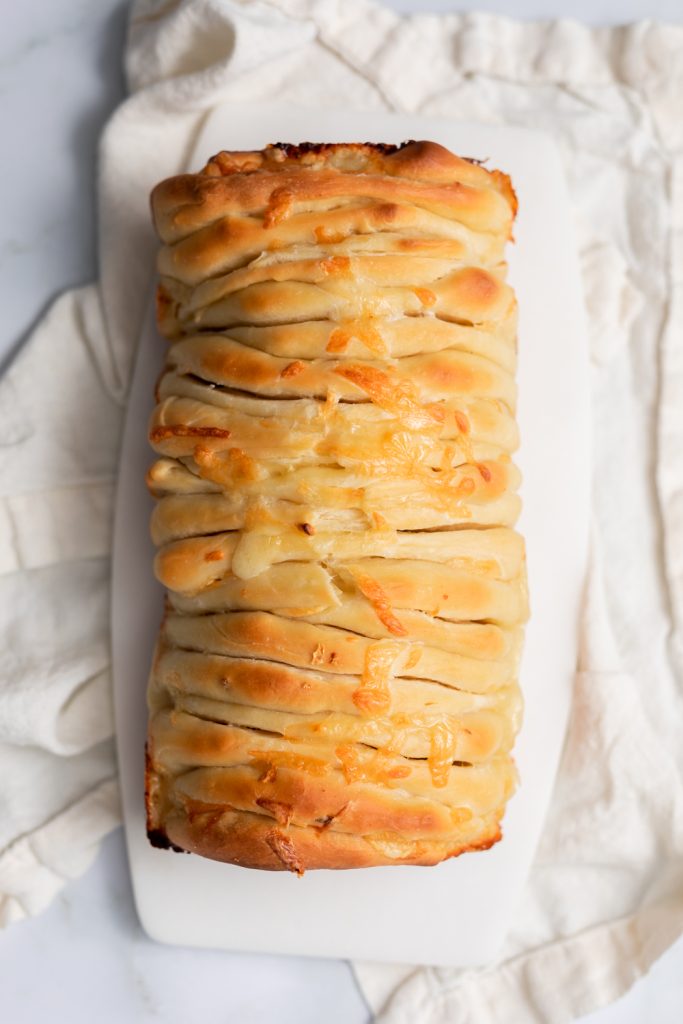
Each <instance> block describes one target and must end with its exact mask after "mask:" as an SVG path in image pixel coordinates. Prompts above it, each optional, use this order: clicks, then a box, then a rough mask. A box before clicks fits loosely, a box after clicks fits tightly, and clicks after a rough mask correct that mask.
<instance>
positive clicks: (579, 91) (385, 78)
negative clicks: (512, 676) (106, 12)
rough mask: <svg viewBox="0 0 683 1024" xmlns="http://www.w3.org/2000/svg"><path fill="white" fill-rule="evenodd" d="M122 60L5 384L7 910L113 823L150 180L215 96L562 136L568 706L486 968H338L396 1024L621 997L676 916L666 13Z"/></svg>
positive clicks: (2, 543) (326, 14)
mask: <svg viewBox="0 0 683 1024" xmlns="http://www.w3.org/2000/svg"><path fill="white" fill-rule="evenodd" d="M126 60H127V70H128V76H129V82H130V88H131V94H132V95H131V97H130V99H129V100H128V101H127V102H126V103H124V104H123V105H122V106H121V107H120V108H119V109H118V111H117V112H116V113H115V114H114V116H113V117H112V119H111V121H110V122H109V124H108V125H107V128H106V130H105V132H104V135H103V138H102V144H101V154H100V155H101V160H100V268H101V278H100V281H99V282H98V284H97V285H92V286H90V287H87V288H83V289H79V290H77V291H75V292H71V293H69V294H67V295H64V296H63V297H62V298H60V299H59V300H58V301H57V302H56V303H55V304H54V306H53V307H52V309H51V311H50V312H49V313H48V315H47V316H46V317H45V319H44V320H43V321H42V323H41V324H40V325H39V326H38V327H37V329H36V331H35V332H34V334H33V337H32V338H31V339H30V341H29V342H28V344H27V345H26V346H25V347H24V348H23V350H22V351H21V352H20V353H19V356H18V357H17V358H16V359H15V361H14V363H13V364H12V366H11V367H10V369H9V371H8V372H7V373H6V374H5V376H4V378H3V379H2V381H1V382H0V417H1V418H0V422H1V424H2V445H1V446H0V494H1V495H2V497H1V498H0V573H1V574H2V575H0V602H1V610H2V620H3V623H4V626H5V642H4V644H3V648H2V652H1V653H0V775H1V777H2V779H3V784H2V787H0V851H1V852H0V919H1V920H2V922H3V923H5V924H6V923H8V922H10V921H13V920H16V919H19V918H21V917H22V916H24V915H27V914H35V913H37V912H38V911H40V910H41V909H42V908H43V907H44V906H45V905H46V904H47V903H48V902H49V901H50V899H51V898H52V897H53V896H54V894H55V892H56V891H57V890H58V889H59V887H60V886H61V885H62V884H63V883H64V881H65V880H66V879H68V878H71V877H74V876H76V875H78V874H80V873H81V872H82V871H83V870H84V869H85V868H86V866H87V865H88V864H89V863H90V861H91V860H92V858H93V856H94V854H95V852H96V850H97V845H98V842H99V840H100V839H101V837H102V836H103V835H104V834H105V833H106V832H107V831H109V830H110V829H111V828H113V827H114V826H115V825H116V824H117V822H118V820H119V812H118V804H117V794H116V782H115V763H114V757H113V750H112V744H111V732H112V719H111V711H110V695H109V643H108V628H109V627H108V600H109V597H108V593H109V578H108V577H109V563H108V557H109V545H110V535H111V515H112V496H113V489H114V484H115V475H116V460H117V448H118V440H119V435H120V429H121V422H122V418H123V415H124V410H125V401H126V390H127V387H128V382H129V378H130V373H131V367H132V365H133V356H134V352H135V346H136V341H137V337H138V334H139V330H140V325H141V321H142V317H143V310H144V306H145V303H146V300H147V297H148V294H149V288H150V284H151V278H152V274H153V264H154V253H155V247H156V246H155V241H154V239H153V237H152V232H151V229H150V225H149V216H148V207H147V202H148V201H147V195H148V192H149V190H150V188H151V187H152V185H153V184H155V182H156V181H157V180H159V179H160V178H162V177H165V176H167V175H169V174H172V173H174V172H176V171H179V170H181V169H182V168H183V167H184V165H185V164H186V161H187V159H188V154H189V151H190V149H191V147H192V144H193V140H194V139H195V138H196V135H197V131H198V130H199V128H200V126H201V124H202V120H203V118H204V116H205V114H206V112H207V111H208V110H209V109H211V107H213V106H214V105H215V104H216V103H217V102H219V101H225V100H229V101H233V102H235V103H241V102H252V101H266V102H267V101H277V102H283V101H287V102H291V103H294V104H297V105H301V106H315V108H316V109H319V108H320V107H324V106H325V105H328V106H336V107H339V106H340V105H341V104H342V103H343V104H344V105H345V106H347V107H351V108H357V109H359V110H363V109H365V110H367V109H373V110H378V109H380V110H399V111H411V112H415V111H419V112H423V113H425V114H427V115H435V116H440V117H451V118H459V119H467V120H480V121H488V122H506V123H511V124H520V125H527V126H531V127H534V128H541V129H545V130H546V131H548V132H550V133H551V134H552V135H554V137H555V138H556V139H557V140H558V142H559V144H560V146H561V149H562V152H563V154H564V157H565V164H566V171H567V175H568V179H569V184H570V190H571V196H572V200H573V205H574V213H575V218H576V226H577V231H578V237H579V241H580V249H581V258H582V262H583V270H584V281H585V292H586V299H587V303H588V308H589V322H590V332H591V353H592V361H593V373H592V407H593V417H594V438H593V445H592V450H593V458H594V465H593V470H594V508H593V519H594V528H593V555H592V560H591V569H590V579H589V585H588V590H587V598H586V605H585V615H584V621H583V640H582V647H581V655H580V665H579V671H578V673H577V677H576V690H575V700H574V707H573V715H572V720H571V726H570V731H569V736H568V740H567V746H566V750H565V752H564V758H563V761H562V767H561V772H560V776H559V778H558V781H557V785H556V788H555V793H554V798H553V802H552V806H551V810H550V814H549V817H548V820H547V823H546V826H545V832H544V836H543V840H542V843H541V846H540V849H539V851H538V854H537V857H536V861H535V863H534V866H533V870H532V873H531V876H530V878H529V881H528V884H527V886H526V889H525V891H524V893H523V895H522V898H521V899H520V903H519V908H518V911H517V914H516V918H515V924H514V927H513V930H512V933H511V934H510V935H509V936H508V939H507V941H506V944H505V948H504V950H503V954H502V958H501V963H499V964H498V965H496V966H492V967H490V968H488V969H486V970H484V971H464V972H463V971H456V970H444V969H438V970H436V969H426V968H421V969H414V970H412V969H411V970H408V969H405V968H392V967H382V966H379V965H370V964H357V965H356V972H357V977H358V979H359V981H360V983H361V986H362V988H363V991H364V992H365V994H366V995H367V997H368V999H369V1001H370V1003H371V1005H372V1006H373V1008H374V1009H375V1010H376V1011H377V1012H378V1014H379V1016H380V1019H381V1020H382V1021H384V1022H387V1024H388V1022H391V1024H398V1022H405V1024H422V1022H430V1024H432V1022H433V1024H437V1022H438V1024H447V1022H448V1024H454V1022H456V1021H457V1022H458V1024H464V1022H472V1024H474V1022H476V1024H480V1022H501V1024H510V1022H515V1024H517V1022H522V1021H524V1022H525V1024H528V1022H535V1021H538V1022H542V1024H554V1022H560V1021H568V1020H571V1019H572V1018H573V1017H575V1016H577V1015H579V1014H582V1013H586V1012H588V1011H589V1010H591V1009H593V1008H595V1007H597V1006H599V1005H601V1004H603V1003H605V1002H607V1001H609V1000H612V999H615V998H616V997H617V996H619V995H620V994H621V993H622V992H623V991H624V990H625V989H627V988H628V986H629V985H630V984H631V983H632V982H633V981H634V979H635V978H637V977H638V975H639V974H641V973H642V972H643V971H645V970H647V968H648V966H649V965H650V964H651V963H652V962H653V960H654V959H655V958H656V957H657V956H659V955H660V954H661V953H662V951H663V950H664V949H666V948H667V946H669V945H670V944H671V943H672V942H673V941H674V940H675V939H676V938H677V937H678V935H679V934H680V933H681V932H682V931H683V783H682V777H683V775H682V773H683V717H682V709H681V692H680V688H679V686H680V681H681V660H682V659H681V631H680V630H681V611H682V609H683V462H682V459H683V333H682V332H683V297H682V282H683V244H682V243H683V116H681V115H682V114H683V110H682V109H681V107H682V104H683V99H682V98H683V29H681V28H672V27H664V26H659V25H655V24H650V23H644V24H640V25H634V26H630V27H627V28H618V29H599V30H590V29H587V28H585V27H582V26H581V25H579V24H577V23H576V22H572V21H564V22H556V23H549V24H521V23H517V22H515V21H511V20H507V19H503V18H499V17H493V16H487V15H483V14H472V15H464V16H456V15H450V16H436V15H420V16H416V17H411V18H401V17H399V16H398V15H396V14H394V13H390V12H389V11H387V10H384V9H383V8H381V7H379V6H375V5H374V4H372V3H367V2H365V0H273V2H272V3H267V2H249V0H246V2H242V3H240V2H229V0H195V2H189V0H186V2H173V0H171V2H168V0H160V2H154V0H138V3H137V4H135V5H134V8H133V11H132V17H131V29H130V40H129V45H128V50H127V55H126ZM266 141H267V140H265V139H264V142H266ZM294 141H297V140H294ZM225 144H226V146H227V147H229V146H230V145H231V140H230V139H229V138H226V140H225ZM556 315H557V317H558V318H559V317H561V316H562V310H561V309H558V310H557V314H556ZM548 344H549V345H552V344H553V324H552V323H548ZM150 386H151V385H150ZM562 399H563V396H562V395H561V394H558V395H557V413H558V415H560V416H561V415H562V408H563V400H562ZM587 400H588V396H587ZM141 443H143V442H142V441H141ZM548 465H549V469H550V470H551V471H552V472H562V467H561V466H558V465H554V464H553V453H552V452H551V451H549V452H548ZM444 912H445V913H448V914H450V915H451V917H452V921H453V928H457V927H458V908H457V906H456V907H448V906H444Z"/></svg>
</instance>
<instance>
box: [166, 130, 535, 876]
mask: <svg viewBox="0 0 683 1024" xmlns="http://www.w3.org/2000/svg"><path fill="white" fill-rule="evenodd" d="M152 212H153V217H154V223H155V226H156V229H157V232H158V234H159V237H160V239H161V241H162V249H161V251H160V254H159V264H158V269H159V278H160V280H159V287H158V324H159V328H160V330H161V333H162V334H163V335H164V336H165V337H166V338H167V339H168V343H169V348H168V357H167V362H166V368H165V371H164V373H163V375H162V377H161V380H160V381H159V382H158V385H157V392H156V398H157V405H156V408H155V409H154V412H153V414H152V419H151V423H150V430H149V437H150V441H151V444H152V446H153V448H154V449H155V451H156V452H157V455H158V459H157V461H156V462H155V463H154V465H153V466H151V468H150V470H149V473H148V485H149V488H150V490H151V492H152V494H153V495H154V497H155V498H156V499H157V505H156V508H155V511H154V515H153V519H152V535H153V538H154V541H155V543H156V544H157V546H158V553H157V557H156V562H155V571H156V573H157V576H158V578H159V580H160V581H161V582H162V583H163V584H164V586H165V587H166V588H167V594H168V597H167V610H166V615H165V618H164V623H163V625H162V628H161V632H160V636H159V640H158V644H157V649H156V653H155V657H154V662H153V666H152V672H151V677H150V683H149V691H148V704H149V713H150V718H149V731H148V744H147V778H146V801H147V827H148V833H149V837H150V841H151V842H152V843H153V844H154V845H156V846H162V847H168V848H172V849H175V850H185V851H189V852H193V853H197V854H200V855H201V856H204V857H210V858H213V859H215V860H221V861H227V862H230V863H233V864H239V865H243V866H245V867H252V868H262V869H265V870H288V871H292V872H295V873H296V874H301V873H302V872H304V871H305V870H308V869H312V868H354V867H372V866H376V865H389V864H421V865H430V864H437V863H439V862H440V861H442V860H445V859H447V858H449V857H454V856H457V855H458V854H461V853H464V852H466V851H468V850H484V849H487V848H488V847H490V846H491V845H492V844H493V843H495V842H497V841H498V840H499V839H500V836H501V827H500V823H501V819H502V816H503V813H504V810H505V806H506V802H507V800H508V799H509V797H510V795H511V794H512V792H513V791H514V788H515V784H516V773H515V767H514V762H513V760H512V756H511V749H512V746H513V743H514V740H515V735H516V733H517V730H518V728H519V723H520V719H521V698H520V692H519V687H518V682H517V675H518V665H519V658H520V652H521V645H522V632H523V630H522V626H523V623H524V621H525V620H526V617H527V594H526V572H525V555H524V544H523V541H522V539H521V537H520V536H519V534H517V533H516V532H515V530H514V525H515V522H516V520H517V517H518V515H519V508H520V506H519V496H518V493H517V491H518V487H519V483H520V475H519V471H518V470H517V468H516V466H515V464H514V462H513V455H514V452H515V449H516V447H517V444H518V435H517V425H516V420H515V408H516V385H515V367H516V304H515V297H514V293H513V292H512V290H511V288H510V286H509V285H508V284H507V283H506V280H505V277H506V266H505V262H504V258H505V256H504V250H505V245H506V243H507V242H508V240H509V239H510V238H511V236H512V224H513V221H514V217H515V212H516V199H515V195H514V192H513V189H512V187H511V184H510V181H509V179H508V178H507V176H506V175H505V174H502V173H500V172H499V171H489V170H486V169H485V168H484V167H481V166H479V165H478V164H476V163H475V162H472V161H468V160H464V159H461V158H459V157H457V156H454V155H453V154H452V153H450V152H448V151H447V150H446V149H444V148H442V147H441V146H438V145H436V144H434V143H431V142H410V143H406V144H404V145H402V146H384V145H372V144H369V143H368V144H357V145H351V144H343V145H311V144H303V145H300V146H290V145H285V144H276V145H274V146H269V147H267V148H266V149H265V150H263V151H261V152H253V153H252V152H249V153H226V152H224V153H219V154H218V155H216V156H215V157H213V158H212V159H211V160H210V161H209V163H208V164H207V165H206V167H204V169H203V170H202V171H201V172H199V173H198V174H183V175H179V176H178V177H175V178H170V179H169V180H167V181H164V182H162V183H161V184H160V185H158V186H157V187H156V188H155V190H154V192H153V193H152Z"/></svg>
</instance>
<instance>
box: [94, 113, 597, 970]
mask: <svg viewBox="0 0 683 1024" xmlns="http://www.w3.org/2000/svg"><path fill="white" fill-rule="evenodd" d="M405 139H432V140H434V141H436V142H440V143H442V144H443V145H445V146H447V147H448V148H450V149H452V150H454V151H455V152H457V153H459V154H461V155H464V156H469V157H476V158H478V159H486V161H487V166H489V167H499V168H501V169H504V170H505V171H507V172H508V173H509V174H510V175H511V177H512V180H513V183H514V187H515V189H516V191H517V193H518V196H519V204H520V208H519V216H518V219H517V222H516V226H515V239H516V241H515V244H514V245H511V246H510V248H509V263H510V278H509V279H510V282H511V284H512V285H513V287H514V288H515V289H516V292H517V296H518V300H519V307H520V330H519V339H520V340H519V349H520V360H519V378H518V379H519V413H518V418H519V424H520V429H521V435H522V446H521V449H520V451H519V453H518V457H517V461H518V464H519V466H520V468H521V469H522V472H523V476H524V483H523V487H522V497H523V502H524V511H523V515H522V518H521V521H520V523H519V529H520V530H521V531H522V532H523V533H524V535H525V537H526V542H527V555H528V570H529V583H530V593H531V608H532V616H531V620H530V622H529V625H528V628H527V636H526V645H525V653H524V658H523V663H522V675H521V681H522V687H523V691H524V698H525V706H526V710H525V717H524V725H523V729H522V732H521V734H520V737H519V739H518V742H517V746H516V748H515V756H516V760H517V764H518V767H519V773H520V778H521V785H520V788H519V791H518V793H517V794H516V795H515V797H514V798H513V800H512V801H511V803H510V805H509V808H508V811H507V813H506V816H505V820H504V838H503V841H502V842H501V843H499V844H498V845H496V846H495V847H494V848H493V849H491V850H490V851H487V852H485V853H476V854H468V855H465V856H462V857H460V858H458V859H456V860H452V861H449V862H447V863H445V864H441V865H439V866H438V867H434V868H415V867H400V866H397V867H388V868H373V869H365V870H359V871H338V872H332V871H312V872H309V873H308V874H306V875H305V876H304V877H303V878H301V879H299V878H296V877H295V876H293V875H290V874H288V873H270V872H262V871H250V870H246V869H243V868H238V867H234V866H232V865H225V864H218V863H215V862H212V861H209V860H204V859H202V858H200V857H195V856H186V855H181V854H175V853H173V852H170V851H164V850H157V849H153V848H152V847H151V846H150V845H149V843H148V842H147V839H146V836H145V828H144V806H143V751H144V741H145V728H146V708H145V687H146V683H147V674H148V669H149V664H150V658H151V654H152V648H153V644H154V639H155V636H156V633H157V630H158V627H159V623H160V620H161V613H162V592H161V588H160V586H159V585H158V584H157V583H156V582H155V580H154V578H153V575H152V558H153V553H154V552H153V548H152V544H151V541H150V540H149V534H148V519H149V514H150V511H151V501H150V499H149V497H148V496H147V493H146V489H145V484H144V474H145V470H146V468H147V467H148V466H149V464H150V463H151V461H152V458H153V456H152V452H151V450H150V449H149V447H148V445H147V442H146V425H147V420H148V417H149V413H150V411H151V408H152V403H153V398H152V392H153V386H154V382H155V380H156V378H157V375H158V373H159V370H160V367H161V364H162V362H163V357H164V347H165V343H164V342H163V341H162V340H161V339H160V338H159V337H158V335H157V333H156V330H155V327H154V321H153V316H152V313H151V310H150V316H149V318H148V322H147V324H146V326H145V328H144V331H143V333H142V337H141V339H140V346H139V353H138V358H137V366H136V369H135V375H134V380H133V384H132V390H131V394H130V401H129V407H128V417H127V422H126V427H125V433H124V438H123V446H122V453H121V466H120V473H119V484H118V495H117V503H116V521H115V535H114V558H113V595H112V643H113V666H114V701H115V712H116V726H117V742H118V756H119V766H120V775H121V785H122V796H123V810H124V817H125V824H126V835H127V843H128V853H129V858H130V867H131V873H132V879H133V887H134V892H135V900H136V903H137V909H138V913H139V915H140V920H141V922H142V925H143V927H144V928H145V930H146V931H147V932H148V934H149V935H150V936H152V937H153V938H155V939H158V940H159V941H162V942H167V943H174V944H178V945H185V946H204V947H213V948H219V949H226V950H244V951H247V950H248V951H258V952H264V953H265V952H267V953H298V954H308V955H310V956H326V957H351V958H355V959H363V960H378V961H391V962H402V963H426V964H435V965H461V966H470V965H477V964H482V963H485V962H487V961H490V960H491V959H492V958H494V957H495V955H496V952H497V950H498V949H499V948H500V945H501V942H502V940H503V938H504V935H505V932H506V929H507V928H508V927H509V925H510V922H511V920H512V917H513V915H514V911H515V905H516V904H517V902H518V900H519V899H520V897H521V891H522V886H523V883H524V881H525V878H526V876H527V874H528V871H529V868H530V865H531V862H532V859H533V856H534V851H535V849H536V846H537V843H538V839H539V836H540V833H541V828H542V825H543V820H544V817H545V814H546V811H547V807H548V803H549V799H550V795H551V791H552V786H553V780H554V777H555V773H556V769H557V765H558V760H559V756H560V752H561V749H562V744H563V738H564V734H565V730H566V724H567V718H568V712H569V706H570V699H571V691H572V683H573V678H574V672H575V666H576V654H577V633H578V617H579V608H580V604H581V601H582V592H583V584H584V574H585V565H586V556H587V538H588V517H589V512H588V510H589V465H590V461H589V457H588V455H589V452H588V445H589V424H588V409H589V379H588V354H587V341H586V331H585V323H584V313H583V308H582V300H581V291H580V283H579V272H578V262H577V254H576V245H575V240H574V236H573V230H572V224H571V212H570V206H569V199H568V193H567V187H566V183H565V180H564V176H563V170H562V166H561V162H560V158H559V154H558V151H557V149H556V147H555V145H554V144H553V142H552V140H551V139H550V138H549V137H547V136H544V135H542V134H540V133H536V132H531V131H527V130H522V129H517V128H511V127H504V126H495V125H478V124H460V123H457V122H450V121H439V120H431V119H427V118H423V117H416V116H410V115H396V114H385V113H369V114H360V113H353V112H346V111H345V112H341V111H340V112H336V113H334V112H332V113H331V112H329V111H315V110H311V111H307V110H294V109H291V108H287V109H277V108H273V107H271V106H267V107H265V106H264V107H249V108H247V107H244V106H240V107H231V106H225V107H221V108H218V109H217V110H215V111H214V112H213V114H212V115H211V116H210V117H209V118H208V120H207V122H206V124H205V126H204V129H203V131H202V133H201V137H200V138H199V139H198V142H197V145H196V147H195V153H194V156H193V159H192V160H191V162H190V165H189V166H190V167H191V168H193V169H197V168H199V167H201V166H202V165H203V163H204V162H205V161H206V159H207V158H208V157H209V156H210V155H212V154H213V153H215V152H217V151H218V150H220V149H260V148H261V147H262V146H263V145H265V144H266V143H268V142H271V141H287V142H294V143H296V142H301V141H316V142H332V141H340V142H344V141H367V140H373V141H378V142H401V141H403V140H405Z"/></svg>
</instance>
